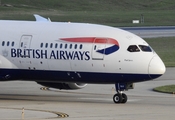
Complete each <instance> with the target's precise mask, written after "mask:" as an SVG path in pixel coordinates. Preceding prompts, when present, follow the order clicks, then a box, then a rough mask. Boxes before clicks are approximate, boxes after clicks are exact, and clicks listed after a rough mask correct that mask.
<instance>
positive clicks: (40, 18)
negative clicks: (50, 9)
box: [34, 14, 51, 22]
mask: <svg viewBox="0 0 175 120" xmlns="http://www.w3.org/2000/svg"><path fill="white" fill-rule="evenodd" d="M34 17H35V19H36V22H51V20H50V18H48V19H46V18H44V17H42V16H40V15H37V14H34Z"/></svg>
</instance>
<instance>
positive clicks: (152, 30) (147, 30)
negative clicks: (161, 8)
mask: <svg viewBox="0 0 175 120" xmlns="http://www.w3.org/2000/svg"><path fill="white" fill-rule="evenodd" d="M121 29H124V30H127V31H129V32H132V33H134V34H136V35H138V36H140V37H142V38H156V37H175V26H160V27H122V28H121Z"/></svg>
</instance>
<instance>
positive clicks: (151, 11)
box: [0, 0, 175, 26]
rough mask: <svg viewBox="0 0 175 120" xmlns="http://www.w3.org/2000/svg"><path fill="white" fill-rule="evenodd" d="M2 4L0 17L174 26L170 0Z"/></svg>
mask: <svg viewBox="0 0 175 120" xmlns="http://www.w3.org/2000/svg"><path fill="white" fill-rule="evenodd" d="M1 4H2V5H1V6H0V19H17V20H34V17H33V16H32V15H33V14H34V13H35V14H40V15H42V16H44V17H50V18H51V19H52V21H71V22H85V23H98V24H105V25H110V26H160V25H161V26H165V25H175V1H173V0H154V1H152V0H132V1H131V0H90V1H88V0H1ZM4 4H9V5H12V7H5V6H4ZM141 14H142V15H143V16H144V23H142V24H132V20H133V19H138V20H140V19H141Z"/></svg>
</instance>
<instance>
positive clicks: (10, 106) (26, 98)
mask: <svg viewBox="0 0 175 120" xmlns="http://www.w3.org/2000/svg"><path fill="white" fill-rule="evenodd" d="M174 72H175V68H168V69H167V72H166V73H165V75H164V76H162V77H161V78H159V79H157V80H154V81H147V82H142V83H137V84H136V85H135V89H134V90H130V91H127V92H125V93H126V94H127V95H128V99H129V100H128V102H127V103H126V104H114V103H113V101H112V97H113V95H114V94H115V91H114V89H113V87H114V85H88V86H87V87H86V88H85V89H81V90H73V91H60V90H56V89H50V90H47V89H46V90H40V88H41V87H42V86H40V85H37V84H36V83H35V82H20V81H16V82H1V83H0V120H20V119H22V118H24V119H25V120H44V119H51V120H57V119H63V118H64V119H65V120H82V119H83V120H141V119H142V120H148V119H149V120H156V119H157V120H165V119H166V120H174V118H175V114H174V111H175V95H173V94H164V93H157V92H153V91H152V89H153V88H154V87H157V86H162V85H169V84H175V76H174ZM22 108H24V114H22V112H23V111H22Z"/></svg>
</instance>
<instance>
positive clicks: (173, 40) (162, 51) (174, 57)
mask: <svg viewBox="0 0 175 120" xmlns="http://www.w3.org/2000/svg"><path fill="white" fill-rule="evenodd" d="M145 40H146V41H147V42H148V43H149V44H150V46H151V47H152V48H153V49H154V50H155V51H156V53H157V54H158V55H159V56H160V57H161V58H162V60H163V62H164V63H165V65H166V67H175V37H165V38H149V39H148V38H147V39H145Z"/></svg>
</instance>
